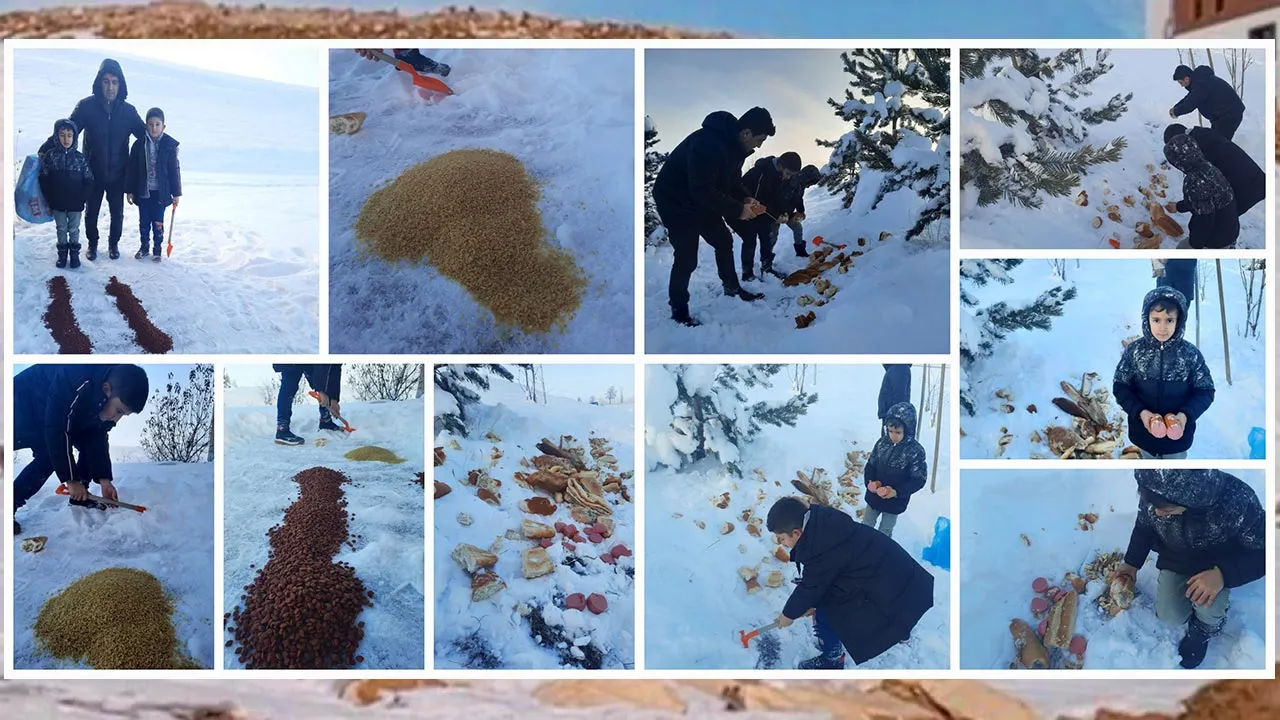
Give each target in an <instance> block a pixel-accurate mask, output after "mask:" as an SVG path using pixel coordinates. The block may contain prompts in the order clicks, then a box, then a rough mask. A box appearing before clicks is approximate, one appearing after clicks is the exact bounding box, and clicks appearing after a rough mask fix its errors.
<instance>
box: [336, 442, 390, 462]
mask: <svg viewBox="0 0 1280 720" xmlns="http://www.w3.org/2000/svg"><path fill="white" fill-rule="evenodd" d="M343 457H345V458H346V459H348V460H361V461H372V462H384V463H390V464H391V465H399V464H400V463H402V462H404V458H402V457H399V456H397V455H396V454H395V453H393V452H391V451H390V450H388V449H386V448H380V447H378V446H376V445H365V446H364V447H358V448H356V449H355V450H352V451H351V452H349V453H347V454H346V455H343Z"/></svg>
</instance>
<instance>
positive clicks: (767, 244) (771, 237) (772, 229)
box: [759, 218, 778, 270]
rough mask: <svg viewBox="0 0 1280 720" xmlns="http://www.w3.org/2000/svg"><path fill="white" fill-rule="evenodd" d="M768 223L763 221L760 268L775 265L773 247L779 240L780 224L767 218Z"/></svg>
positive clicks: (769, 267)
mask: <svg viewBox="0 0 1280 720" xmlns="http://www.w3.org/2000/svg"><path fill="white" fill-rule="evenodd" d="M766 221H767V224H765V223H762V225H763V227H762V228H761V232H760V234H759V235H760V268H761V270H764V269H771V268H772V267H773V258H774V255H773V247H774V244H775V243H777V242H778V224H777V223H775V222H773V221H772V220H768V219H767V218H766Z"/></svg>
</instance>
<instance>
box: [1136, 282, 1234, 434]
mask: <svg viewBox="0 0 1280 720" xmlns="http://www.w3.org/2000/svg"><path fill="white" fill-rule="evenodd" d="M1160 300H1163V301H1164V302H1165V303H1166V304H1176V305H1177V307H1178V324H1177V327H1176V328H1175V330H1174V332H1173V337H1171V338H1169V340H1168V341H1166V342H1163V343H1162V342H1160V341H1159V340H1156V339H1155V336H1153V335H1152V334H1151V322H1150V320H1149V317H1150V315H1151V306H1152V305H1155V304H1156V302H1157V301H1160ZM1186 329H1187V300H1186V298H1184V297H1183V296H1182V293H1180V292H1178V291H1177V290H1174V289H1173V288H1171V287H1168V286H1164V287H1157V288H1156V289H1154V290H1152V291H1151V292H1149V293H1147V296H1146V298H1145V299H1144V300H1143V302H1142V337H1140V338H1138V339H1137V340H1134V341H1133V342H1131V343H1129V346H1128V347H1126V348H1125V349H1124V353H1123V354H1122V355H1121V356H1120V363H1119V364H1118V365H1116V371H1115V376H1114V378H1113V383H1112V386H1111V393H1112V395H1114V396H1115V399H1116V402H1117V403H1119V404H1120V407H1122V408H1124V411H1125V413H1127V414H1128V416H1129V440H1130V441H1132V442H1133V444H1134V445H1137V446H1138V447H1140V448H1142V449H1143V450H1146V451H1147V452H1149V453H1151V454H1152V455H1177V454H1178V453H1182V452H1185V451H1186V450H1187V449H1188V448H1190V447H1191V442H1192V440H1194V439H1195V435H1196V421H1197V420H1198V419H1199V418H1200V416H1201V415H1203V414H1204V413H1205V411H1206V410H1208V409H1209V405H1211V404H1212V403H1213V395H1214V387H1213V376H1212V375H1210V373H1209V366H1208V365H1207V364H1206V363H1205V361H1204V356H1203V355H1201V354H1200V350H1199V349H1197V348H1196V346H1195V345H1192V344H1191V343H1189V342H1187V341H1186V340H1184V339H1183V337H1182V336H1183V333H1185V332H1186ZM1143 410H1150V411H1151V412H1154V413H1159V414H1160V415H1166V414H1168V413H1180V412H1181V413H1186V415H1187V426H1186V428H1184V430H1183V435H1182V438H1181V439H1179V440H1171V439H1169V438H1167V437H1164V438H1156V437H1154V436H1152V434H1151V433H1150V432H1148V431H1147V428H1146V426H1145V425H1143V424H1142V411H1143Z"/></svg>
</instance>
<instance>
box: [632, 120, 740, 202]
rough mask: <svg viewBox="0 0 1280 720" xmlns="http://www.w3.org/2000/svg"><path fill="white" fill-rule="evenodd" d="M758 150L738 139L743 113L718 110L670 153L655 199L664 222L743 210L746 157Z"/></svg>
mask: <svg viewBox="0 0 1280 720" xmlns="http://www.w3.org/2000/svg"><path fill="white" fill-rule="evenodd" d="M752 152H754V151H750V150H744V149H743V148H742V144H741V143H739V142H738V119H737V118H736V117H734V116H733V114H732V113H729V112H725V111H723V110H720V111H717V112H713V113H711V114H710V115H708V116H707V117H706V118H705V119H704V120H703V121H702V127H701V128H700V129H698V130H695V131H694V132H693V133H691V134H690V135H689V136H688V137H686V138H685V139H684V140H683V141H681V142H680V144H679V145H677V146H676V147H675V149H674V150H672V151H671V153H670V154H669V155H667V160H666V162H664V163H663V164H662V169H661V170H659V171H658V177H657V179H656V180H654V183H653V201H654V204H655V205H656V206H657V208H658V215H659V216H660V217H661V218H662V222H663V223H664V224H667V225H670V224H672V223H677V224H680V223H691V222H700V221H701V222H705V221H707V220H719V219H721V218H730V219H732V220H735V221H736V220H737V219H738V218H739V217H741V216H742V203H743V201H744V200H746V198H747V191H746V188H745V187H743V184H742V163H743V161H745V160H746V159H747V158H748V157H750V155H751V153H752Z"/></svg>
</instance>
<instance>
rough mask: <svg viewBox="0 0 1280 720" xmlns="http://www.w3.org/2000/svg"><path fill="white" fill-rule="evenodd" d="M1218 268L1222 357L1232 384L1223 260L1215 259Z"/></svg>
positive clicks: (1228, 381) (1228, 378)
mask: <svg viewBox="0 0 1280 720" xmlns="http://www.w3.org/2000/svg"><path fill="white" fill-rule="evenodd" d="M1213 262H1214V265H1216V266H1217V268H1218V309H1219V310H1221V311H1222V312H1221V315H1222V357H1223V359H1224V360H1226V363H1227V384H1228V385H1230V384H1231V345H1230V341H1229V340H1228V339H1227V304H1226V301H1225V300H1223V298H1222V261H1221V260H1214V261H1213Z"/></svg>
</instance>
